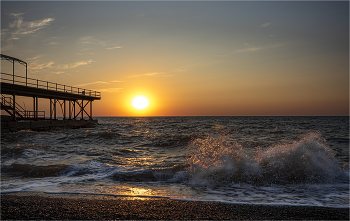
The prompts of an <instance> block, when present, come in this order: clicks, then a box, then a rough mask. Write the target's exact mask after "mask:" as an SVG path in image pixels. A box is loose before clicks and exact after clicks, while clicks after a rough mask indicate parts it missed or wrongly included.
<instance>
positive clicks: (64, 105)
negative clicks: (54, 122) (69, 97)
mask: <svg viewBox="0 0 350 221" xmlns="http://www.w3.org/2000/svg"><path fill="white" fill-rule="evenodd" d="M65 119H66V100H64V101H63V120H65Z"/></svg>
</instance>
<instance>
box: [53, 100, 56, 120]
mask: <svg viewBox="0 0 350 221" xmlns="http://www.w3.org/2000/svg"><path fill="white" fill-rule="evenodd" d="M53 102H54V103H53V108H54V109H53V119H54V120H56V98H55V99H53Z"/></svg>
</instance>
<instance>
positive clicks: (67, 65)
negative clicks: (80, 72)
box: [57, 60, 93, 69]
mask: <svg viewBox="0 0 350 221" xmlns="http://www.w3.org/2000/svg"><path fill="white" fill-rule="evenodd" d="M92 62H93V61H92V60H89V61H79V62H75V63H73V64H64V65H59V66H58V67H57V68H58V69H72V68H77V67H80V66H84V65H88V64H90V63H92Z"/></svg>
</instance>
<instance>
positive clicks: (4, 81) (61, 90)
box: [1, 54, 101, 120]
mask: <svg viewBox="0 0 350 221" xmlns="http://www.w3.org/2000/svg"><path fill="white" fill-rule="evenodd" d="M4 59H5V60H7V61H9V62H11V63H13V70H12V74H8V73H1V109H2V110H5V111H6V112H7V113H9V114H10V115H11V116H12V117H13V120H39V119H45V112H44V111H39V110H38V102H39V98H46V99H50V119H56V113H57V103H59V104H60V106H61V109H62V114H63V119H77V117H78V116H79V115H81V119H84V113H85V114H86V115H87V116H88V117H89V119H91V120H92V102H93V101H94V100H100V99H101V93H100V92H97V91H92V90H87V89H82V88H77V87H72V86H67V85H62V84H57V83H52V82H48V81H42V80H38V79H32V78H28V77H27V63H26V62H24V61H22V60H20V59H17V58H14V57H10V56H7V55H3V54H1V60H4ZM15 62H18V63H19V64H22V65H24V66H25V68H26V76H25V77H22V76H17V75H15ZM4 94H5V95H10V96H9V97H6V96H4ZM16 96H24V97H32V98H33V110H26V109H25V108H23V107H21V106H20V105H19V104H18V103H16ZM67 102H68V113H66V109H67V108H66V106H67V104H66V103H67ZM88 105H90V111H89V113H88V112H87V111H86V109H87V108H86V107H87V106H88Z"/></svg>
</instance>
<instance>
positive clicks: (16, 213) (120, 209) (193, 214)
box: [1, 192, 349, 220]
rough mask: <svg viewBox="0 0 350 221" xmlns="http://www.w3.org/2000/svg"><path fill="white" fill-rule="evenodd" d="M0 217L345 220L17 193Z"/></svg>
mask: <svg viewBox="0 0 350 221" xmlns="http://www.w3.org/2000/svg"><path fill="white" fill-rule="evenodd" d="M1 219H3V220H5V219H81V220H82V219H83V220H89V219H90V220H91V219H94V220H96V219H99V220H100V219H124V220H125V219H134V220H140V219H152V220H159V219H162V220H164V219H167V220H184V219H192V220H193V219H196V220H200V219H206V220H208V219H212V220H213V219H214V220H215V219H216V220H219V219H220V220H222V219H249V220H262V219H263V220H266V219H270V220H271V219H272V220H295V219H304V220H305V219H306V220H348V219H349V209H348V208H330V207H317V206H283V205H281V206H271V205H255V204H233V203H217V202H196V201H180V200H179V201H178V200H169V199H164V198H160V199H158V198H139V197H112V196H104V195H85V194H45V193H38V192H18V193H7V194H1Z"/></svg>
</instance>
